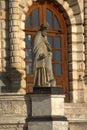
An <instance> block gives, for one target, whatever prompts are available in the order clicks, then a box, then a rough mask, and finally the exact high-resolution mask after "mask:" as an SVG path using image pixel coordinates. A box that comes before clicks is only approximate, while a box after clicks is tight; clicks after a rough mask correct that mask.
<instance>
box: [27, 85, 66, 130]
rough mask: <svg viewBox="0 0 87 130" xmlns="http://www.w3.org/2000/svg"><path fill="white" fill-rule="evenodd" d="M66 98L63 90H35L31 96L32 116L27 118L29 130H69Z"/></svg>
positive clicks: (54, 88)
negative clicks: (65, 113)
mask: <svg viewBox="0 0 87 130" xmlns="http://www.w3.org/2000/svg"><path fill="white" fill-rule="evenodd" d="M64 97H65V96H64V92H63V89H62V88H58V87H48V88H46V87H44V88H34V92H33V93H32V94H30V98H31V106H32V107H31V108H32V114H31V116H30V117H28V118H27V122H28V130H68V121H67V118H66V117H65V116H64Z"/></svg>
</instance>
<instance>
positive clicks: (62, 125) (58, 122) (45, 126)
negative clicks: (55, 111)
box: [28, 116, 68, 130]
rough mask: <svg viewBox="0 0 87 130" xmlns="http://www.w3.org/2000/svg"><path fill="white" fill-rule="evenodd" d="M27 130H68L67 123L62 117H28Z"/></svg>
mask: <svg viewBox="0 0 87 130" xmlns="http://www.w3.org/2000/svg"><path fill="white" fill-rule="evenodd" d="M28 130H68V121H67V118H65V117H64V116H44V117H30V118H28Z"/></svg>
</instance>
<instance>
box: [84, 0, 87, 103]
mask: <svg viewBox="0 0 87 130" xmlns="http://www.w3.org/2000/svg"><path fill="white" fill-rule="evenodd" d="M84 35H85V77H84V81H85V101H86V102H87V0H84Z"/></svg>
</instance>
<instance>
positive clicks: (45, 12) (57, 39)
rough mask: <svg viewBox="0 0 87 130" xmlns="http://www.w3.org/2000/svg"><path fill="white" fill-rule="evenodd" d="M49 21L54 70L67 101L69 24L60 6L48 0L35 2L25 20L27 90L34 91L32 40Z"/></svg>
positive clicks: (49, 39) (49, 37)
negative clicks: (42, 25) (41, 26)
mask: <svg viewBox="0 0 87 130" xmlns="http://www.w3.org/2000/svg"><path fill="white" fill-rule="evenodd" d="M45 21H47V22H48V23H49V29H48V41H49V43H50V45H51V47H52V52H53V61H52V64H53V72H54V76H55V79H56V83H57V86H59V87H63V88H64V90H65V93H66V101H68V100H69V88H68V49H67V48H68V47H67V26H66V22H65V20H64V17H63V14H62V13H61V11H60V10H59V8H58V7H57V6H56V5H55V4H53V2H52V3H51V2H50V3H49V2H47V1H44V2H41V3H39V2H34V3H33V5H32V6H31V8H30V9H29V11H28V12H27V16H26V20H25V34H26V37H25V42H26V73H27V77H26V82H27V92H30V91H32V88H33V83H34V78H33V73H32V40H33V36H34V34H35V33H36V32H37V31H38V30H39V27H40V25H41V24H42V23H44V22H45Z"/></svg>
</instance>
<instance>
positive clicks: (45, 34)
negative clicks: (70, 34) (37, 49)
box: [42, 29, 47, 37]
mask: <svg viewBox="0 0 87 130" xmlns="http://www.w3.org/2000/svg"><path fill="white" fill-rule="evenodd" d="M42 36H43V37H45V36H47V29H44V30H42Z"/></svg>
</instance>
